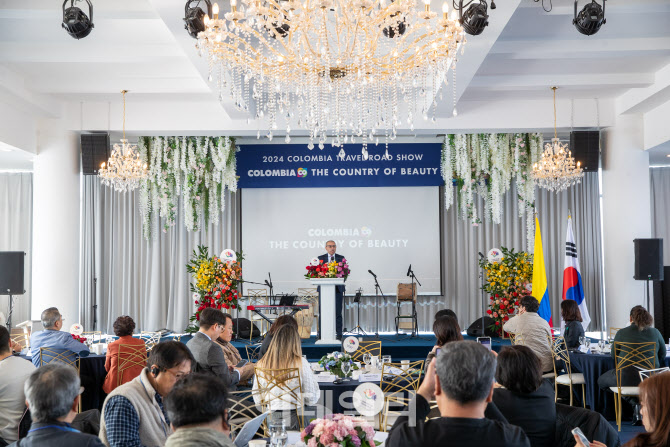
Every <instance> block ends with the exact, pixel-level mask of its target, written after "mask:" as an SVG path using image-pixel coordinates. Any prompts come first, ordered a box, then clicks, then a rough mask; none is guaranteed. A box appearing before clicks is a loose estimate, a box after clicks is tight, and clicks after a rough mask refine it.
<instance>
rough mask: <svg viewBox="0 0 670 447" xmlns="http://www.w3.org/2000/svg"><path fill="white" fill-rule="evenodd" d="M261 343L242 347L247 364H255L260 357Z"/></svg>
mask: <svg viewBox="0 0 670 447" xmlns="http://www.w3.org/2000/svg"><path fill="white" fill-rule="evenodd" d="M261 346H262V345H261V343H257V344H255V345H244V349H246V351H247V360H248V361H249V363H255V362H257V361H258V359H259V358H260V356H261Z"/></svg>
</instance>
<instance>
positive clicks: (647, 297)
mask: <svg viewBox="0 0 670 447" xmlns="http://www.w3.org/2000/svg"><path fill="white" fill-rule="evenodd" d="M650 277H651V275H650V276H648V277H647V280H646V281H647V289H646V294H645V295H646V304H647V312H649V311H650V310H649V309H650V307H649V306H650V305H651V301H650V300H651V298H650V294H649V282H650V281H651V279H650Z"/></svg>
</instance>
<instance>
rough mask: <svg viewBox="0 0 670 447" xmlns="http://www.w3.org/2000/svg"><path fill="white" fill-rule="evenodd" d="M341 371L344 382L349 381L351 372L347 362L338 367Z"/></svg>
mask: <svg viewBox="0 0 670 447" xmlns="http://www.w3.org/2000/svg"><path fill="white" fill-rule="evenodd" d="M340 369H342V372H343V373H344V380H346V381H349V378H348V376H349V371H351V364H350V363H349V362H342V366H341V367H340Z"/></svg>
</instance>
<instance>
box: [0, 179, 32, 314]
mask: <svg viewBox="0 0 670 447" xmlns="http://www.w3.org/2000/svg"><path fill="white" fill-rule="evenodd" d="M32 228H33V174H32V173H0V251H24V252H26V259H25V264H24V266H23V267H24V272H25V276H24V279H23V280H24V288H25V290H26V293H25V294H24V295H19V296H15V297H14V313H13V315H12V326H16V324H17V323H21V322H22V321H26V320H28V319H29V318H30V300H31V299H30V297H31V291H32V287H31V285H32V282H31V272H32V268H31V266H32V252H33V250H32V249H33V231H32ZM8 306H9V297H8V296H6V295H0V312H2V313H4V314H5V316H6V317H7V316H8Z"/></svg>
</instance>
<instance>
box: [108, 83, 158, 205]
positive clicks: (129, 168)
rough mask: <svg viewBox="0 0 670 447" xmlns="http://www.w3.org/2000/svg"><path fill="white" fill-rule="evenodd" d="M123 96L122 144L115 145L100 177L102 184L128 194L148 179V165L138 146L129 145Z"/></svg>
mask: <svg viewBox="0 0 670 447" xmlns="http://www.w3.org/2000/svg"><path fill="white" fill-rule="evenodd" d="M127 92H128V91H127V90H122V91H121V93H122V94H123V139H122V140H121V144H118V143H116V144H114V147H113V148H112V155H111V156H110V157H109V160H107V162H106V163H103V164H102V166H101V168H100V170H99V171H98V176H99V177H100V179H101V183H102V184H103V185H105V186H109V187H110V188H113V189H114V190H115V191H117V192H127V191H132V190H134V189H136V188H137V187H138V186H140V182H141V181H142V180H144V179H146V178H147V175H148V172H147V164H146V163H144V162H143V161H142V157H141V155H140V152H139V150H138V149H137V146H136V145H134V144H130V143H128V140H127V139H126V93H127Z"/></svg>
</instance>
